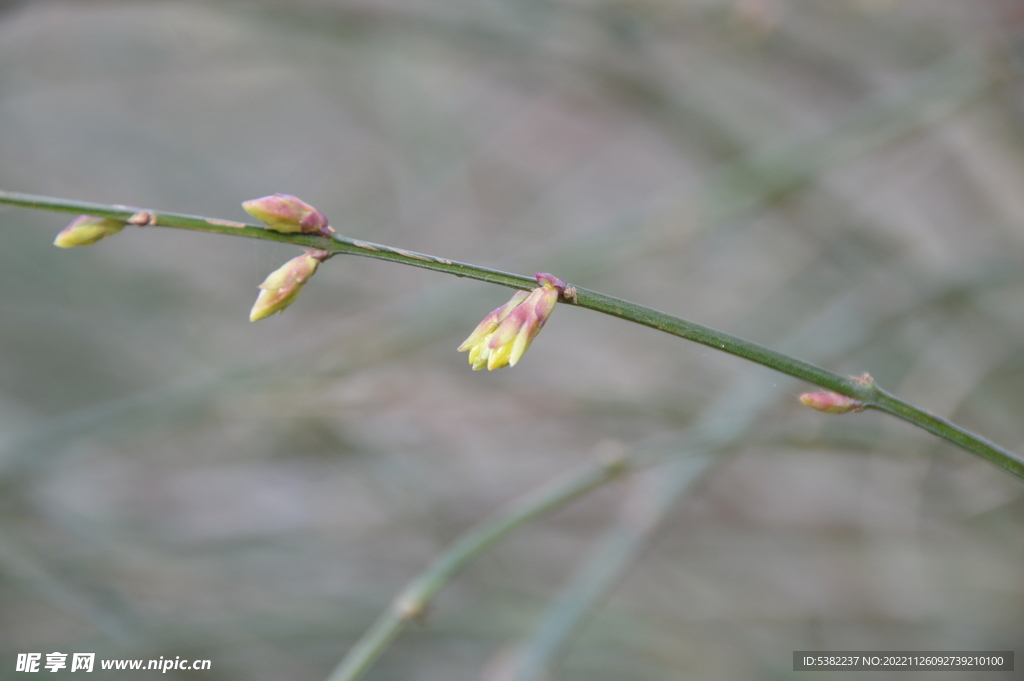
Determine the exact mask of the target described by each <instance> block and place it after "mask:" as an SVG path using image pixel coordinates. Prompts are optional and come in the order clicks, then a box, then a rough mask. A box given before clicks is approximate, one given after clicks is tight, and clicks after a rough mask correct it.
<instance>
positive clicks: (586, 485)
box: [327, 455, 651, 681]
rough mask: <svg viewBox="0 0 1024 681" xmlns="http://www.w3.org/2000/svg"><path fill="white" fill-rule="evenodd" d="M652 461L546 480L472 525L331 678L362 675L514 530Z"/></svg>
mask: <svg viewBox="0 0 1024 681" xmlns="http://www.w3.org/2000/svg"><path fill="white" fill-rule="evenodd" d="M650 461H651V460H650V459H649V458H648V457H647V456H646V455H634V456H632V457H629V458H621V459H618V460H615V461H610V462H608V463H604V464H601V465H599V466H591V467H588V468H586V469H584V470H583V471H581V472H573V473H571V474H570V475H567V476H564V477H560V478H558V479H556V480H552V481H550V482H548V483H546V484H544V485H543V486H542V487H540V488H538V489H537V490H535V491H534V492H532V493H531V494H528V495H527V496H525V497H523V498H521V499H519V500H517V501H516V502H514V503H513V504H512V505H510V506H509V507H507V508H505V509H503V510H502V511H500V512H498V513H497V514H495V515H494V516H492V517H490V518H487V519H485V520H484V521H483V522H481V523H479V524H478V525H476V526H475V527H472V528H470V529H469V530H468V531H467V532H466V533H465V534H463V535H462V537H460V538H459V539H458V540H457V541H456V542H455V543H454V544H453V545H452V546H451V547H450V548H449V549H448V550H447V551H445V552H444V553H443V554H442V555H441V556H439V557H438V558H437V559H436V560H435V561H434V562H433V563H432V564H431V565H430V567H428V568H427V569H426V570H425V571H423V572H422V573H421V574H420V575H419V576H418V577H416V578H415V579H414V580H413V581H411V582H410V583H409V584H408V585H406V587H405V588H404V589H402V591H401V592H400V593H399V594H398V596H396V597H395V599H394V601H392V603H391V607H389V608H388V609H387V610H385V611H384V612H383V613H382V614H381V616H380V617H379V618H378V619H377V621H376V622H374V623H373V626H371V627H370V629H369V630H368V631H367V632H366V633H365V634H363V636H362V638H360V639H359V641H358V642H357V643H356V644H355V645H354V646H353V647H352V649H351V650H350V651H349V652H348V655H346V656H345V659H343V660H342V661H341V663H340V664H339V665H338V666H337V668H335V670H334V671H333V672H332V673H331V675H330V676H329V677H328V678H327V681H353V680H354V679H358V678H359V677H360V676H362V675H363V673H364V672H365V671H366V670H367V669H368V668H369V667H370V666H371V665H372V664H373V663H374V662H375V661H376V660H377V658H378V657H380V655H381V653H383V652H384V650H385V649H386V648H387V646H388V644H390V643H391V641H393V640H394V639H395V637H396V636H398V634H400V633H401V631H402V629H404V628H405V626H406V625H407V624H409V622H411V621H413V620H417V619H421V618H422V617H423V616H424V615H425V614H426V610H427V606H428V605H429V604H430V601H431V599H433V597H434V596H435V595H436V594H437V592H439V591H440V590H441V589H442V588H443V587H444V586H445V585H446V584H447V583H448V582H449V581H451V579H452V578H453V577H454V576H455V574H456V573H457V572H458V571H459V570H461V569H462V568H463V567H464V566H465V565H466V564H467V563H468V562H470V561H471V560H472V559H473V558H475V557H476V556H478V555H480V554H481V553H483V552H484V551H486V550H487V549H489V548H490V547H491V546H492V545H494V543H495V542H497V541H498V540H499V539H501V538H502V537H504V536H505V535H507V534H508V533H509V532H511V531H512V530H514V529H516V528H517V527H520V526H522V525H524V524H526V523H528V522H530V521H531V520H533V519H534V518H538V517H540V516H543V515H546V514H547V513H548V512H550V511H552V510H554V509H555V508H557V507H559V506H561V505H563V504H565V503H567V502H569V501H572V500H573V499H575V498H577V497H579V496H581V495H583V494H586V493H587V492H589V491H590V490H592V489H594V488H595V487H599V486H601V485H603V484H605V483H607V482H610V481H611V480H613V479H615V478H617V477H619V476H621V475H623V474H624V473H626V472H628V471H630V470H632V469H634V468H636V467H638V466H640V465H644V463H650Z"/></svg>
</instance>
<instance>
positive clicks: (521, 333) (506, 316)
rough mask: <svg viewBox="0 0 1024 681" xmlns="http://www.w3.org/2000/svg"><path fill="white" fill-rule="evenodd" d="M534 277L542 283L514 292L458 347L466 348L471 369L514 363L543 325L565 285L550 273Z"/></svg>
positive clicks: (512, 364) (490, 367)
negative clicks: (531, 288)
mask: <svg viewBox="0 0 1024 681" xmlns="http://www.w3.org/2000/svg"><path fill="white" fill-rule="evenodd" d="M534 276H536V277H537V281H538V282H539V283H540V284H541V285H540V286H539V287H538V288H535V289H533V290H532V291H530V292H529V293H527V292H526V291H519V292H517V293H516V294H515V295H514V296H512V300H510V301H508V302H507V303H505V304H504V305H502V306H501V307H499V308H498V309H497V310H494V311H493V312H491V313H490V314H489V315H487V316H486V317H484V320H483V321H482V322H480V324H479V325H477V327H476V329H474V330H473V333H471V334H470V335H469V338H467V339H466V340H465V341H464V342H463V343H462V345H460V346H459V352H465V351H467V350H468V351H469V363H470V364H472V365H473V371H476V370H478V369H483V368H484V367H487V370H488V371H491V370H493V369H500V368H502V367H506V366H515V365H516V364H517V363H518V362H519V360H520V359H522V357H523V354H524V353H525V352H526V350H527V348H529V347H530V343H532V342H533V339H534V338H536V336H537V334H538V333H540V330H541V328H543V327H544V324H545V322H547V320H548V317H550V316H551V312H552V311H553V310H554V309H555V303H557V302H558V296H559V295H561V294H562V292H563V291H564V290H565V287H566V284H565V282H564V281H562V280H561V279H559V278H558V277H555V276H553V275H551V274H537V275H534Z"/></svg>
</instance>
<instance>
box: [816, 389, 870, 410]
mask: <svg viewBox="0 0 1024 681" xmlns="http://www.w3.org/2000/svg"><path fill="white" fill-rule="evenodd" d="M800 401H801V402H802V403H803V404H804V406H805V407H810V408H811V409H817V410H818V411H823V412H825V413H826V414H847V413H849V412H851V411H864V403H862V402H861V401H860V400H855V399H853V398H852V397H847V396H846V395H840V394H839V393H833V392H817V393H804V394H803V395H801V396H800Z"/></svg>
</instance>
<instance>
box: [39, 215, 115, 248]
mask: <svg viewBox="0 0 1024 681" xmlns="http://www.w3.org/2000/svg"><path fill="white" fill-rule="evenodd" d="M122 229H124V223H123V222H118V221H117V220H111V219H110V218H98V217H96V216H94V215H79V216H78V217H77V218H75V219H74V220H72V221H71V224H70V225H68V226H67V227H65V228H64V229H62V230H61V231H60V234H58V235H57V238H56V239H54V240H53V245H54V246H58V247H60V248H73V247H74V246H88V245H90V244H94V243H96V242H97V241H99V240H100V239H103V238H106V237H108V236H110V235H111V234H117V233H118V232H120V231H121V230H122Z"/></svg>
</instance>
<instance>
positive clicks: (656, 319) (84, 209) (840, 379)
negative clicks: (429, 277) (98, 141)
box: [0, 191, 1024, 479]
mask: <svg viewBox="0 0 1024 681" xmlns="http://www.w3.org/2000/svg"><path fill="white" fill-rule="evenodd" d="M0 204H9V205H14V206H22V207H25V208H36V209H42V210H52V211H60V212H65V213H83V214H89V215H96V216H99V217H105V218H112V219H115V220H121V221H124V222H135V223H138V222H143V223H144V224H145V225H146V226H163V227H176V228H179V229H191V230H197V231H203V232H214V233H218V234H229V235H233V236H245V237H249V238H255V239H266V240H269V241H277V242H281V243H291V244H295V245H297V246H306V247H311V248H317V249H321V250H325V251H328V252H329V253H330V254H331V255H338V254H348V255H361V256H365V257H369V258H376V259H379V260H388V261H391V262H397V263H401V264H404V265H413V266H415V267H422V268H425V269H430V270H435V271H438V272H445V273H447V274H454V275H455V276H458V277H467V278H470V279H477V280H479V281H485V282H488V283H492V284H499V285H501V286H507V287H510V288H515V289H521V290H528V289H532V288H534V287H535V286H536V283H535V281H534V280H533V279H532V278H530V277H526V276H523V275H519V274H512V273H509V272H502V271H500V270H492V269H488V268H485V267H479V266H477V265H470V264H468V263H461V262H455V261H452V260H447V259H444V258H438V257H436V256H431V255H425V254H422V253H415V252H412V251H406V250H403V249H399V248H393V247H391V246H384V245H382V244H374V243H369V242H365V241H360V240H358V239H351V238H348V237H342V236H338V235H335V236H334V237H333V238H330V237H324V236H319V235H310V234H282V233H279V232H275V231H272V230H267V229H262V228H260V227H256V226H253V225H247V224H244V223H240V222H231V221H227V220H218V219H215V218H205V217H198V216H194V215H184V214H180V213H167V212H161V211H153V210H148V209H146V210H143V209H138V208H133V207H128V206H119V205H108V204H98V203H88V202H82V201H72V200H68V199H57V198H50V197H45V196H36V195H32V194H21V193H17V192H7V191H0ZM574 291H575V294H574V295H573V296H572V299H571V300H569V299H563V300H562V301H561V302H563V303H568V304H573V305H577V306H579V307H583V308H587V309H590V310H595V311H597V312H603V313H605V314H608V315H611V316H613V317H618V318H620V319H625V320H627V321H631V322H635V323H637V324H643V325H644V326H649V327H651V328H654V329H658V330H659V331H664V332H665V333H669V334H672V335H674V336H679V337H680V338H685V339H687V340H691V341H694V342H696V343H700V344H702V345H706V346H708V347H711V348H714V349H716V350H721V351H723V352H727V353H729V354H732V355H736V356H737V357H743V358H744V359H748V360H750V361H752V362H756V363H757V364H761V365H763V366H766V367H768V368H770V369H774V370H776V371H778V372H780V373H783V374H787V375H789V376H793V377H795V378H799V379H802V380H805V381H808V382H809V383H813V384H815V385H819V386H821V387H823V388H827V389H828V390H831V391H833V392H835V393H838V394H840V395H845V396H847V397H851V398H853V399H855V400H858V401H859V402H860V403H862V405H863V407H864V408H865V409H877V410H879V411H882V412H885V413H887V414H890V415H892V416H895V417H897V418H899V419H902V420H904V421H907V422H908V423H911V424H913V425H915V426H917V427H918V428H921V429H923V430H926V431H928V432H929V433H932V434H933V435H936V436H938V437H940V438H942V439H944V440H946V441H948V442H951V443H953V444H955V445H957V446H958V447H960V448H962V449H965V450H967V451H968V452H971V453H973V454H977V455H978V456H980V457H982V458H984V459H987V460H989V461H991V462H992V463H994V464H996V465H997V466H1001V467H1002V468H1005V469H1006V470H1008V471H1010V472H1011V473H1013V474H1014V475H1016V476H1017V477H1019V478H1021V479H1024V459H1021V457H1019V456H1018V455H1016V454H1014V453H1013V452H1010V451H1009V450H1006V449H1004V448H1002V447H1000V446H999V445H996V444H994V443H992V442H989V441H988V440H986V439H985V438H983V437H981V436H979V435H976V434H974V433H972V432H970V431H968V430H966V429H964V428H961V427H960V426H958V425H956V424H954V423H952V422H950V421H947V420H946V419H943V418H942V417H939V416H936V415H934V414H931V413H929V412H927V411H925V410H923V409H921V408H919V407H916V406H914V405H912V404H910V403H908V402H906V401H904V400H901V399H900V398H898V397H896V396H894V395H892V394H890V393H888V392H886V391H884V390H882V389H881V388H880V387H878V386H877V385H876V384H875V383H874V381H873V380H870V379H868V380H865V379H855V378H849V377H846V376H841V375H839V374H836V373H833V372H831V371H828V370H826V369H822V368H821V367H818V366H815V365H814V364H811V363H809V362H805V361H803V360H800V359H797V358H795V357H790V356H788V355H785V354H783V353H781V352H777V351H775V350H772V349H770V348H766V347H764V346H762V345H758V344H757V343H753V342H751V341H748V340H744V339H743V338H739V337H737V336H733V335H730V334H727V333H724V332H722V331H717V330H715V329H711V328H709V327H706V326H702V325H700V324H697V323H695V322H691V321H687V320H685V319H681V318H679V317H676V316H673V315H670V314H666V313H664V312H659V311H658V310H654V309H651V308H649V307H645V306H643V305H637V304H636V303H630V302H628V301H625V300H622V299H620V298H615V297H613V296H609V295H605V294H603V293H598V292H596V291H590V290H587V289H584V288H580V287H574Z"/></svg>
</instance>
